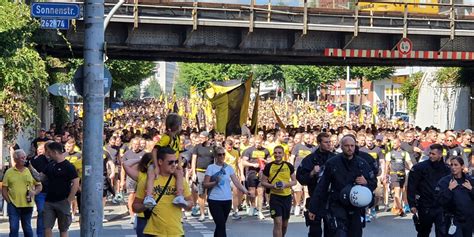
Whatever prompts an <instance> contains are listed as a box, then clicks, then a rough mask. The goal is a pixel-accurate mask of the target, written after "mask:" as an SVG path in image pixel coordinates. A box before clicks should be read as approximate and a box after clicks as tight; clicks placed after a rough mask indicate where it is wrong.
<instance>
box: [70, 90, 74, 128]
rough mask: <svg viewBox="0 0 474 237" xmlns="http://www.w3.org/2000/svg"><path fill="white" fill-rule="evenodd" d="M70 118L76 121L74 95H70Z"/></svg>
mask: <svg viewBox="0 0 474 237" xmlns="http://www.w3.org/2000/svg"><path fill="white" fill-rule="evenodd" d="M69 119H70V120H71V122H74V96H69Z"/></svg>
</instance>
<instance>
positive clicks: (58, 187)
mask: <svg viewBox="0 0 474 237" xmlns="http://www.w3.org/2000/svg"><path fill="white" fill-rule="evenodd" d="M44 174H45V175H46V177H48V185H49V187H54V188H49V189H48V192H47V193H46V201H47V202H58V201H62V200H64V199H66V198H67V197H68V196H69V193H70V192H71V181H72V180H73V179H75V178H78V176H77V172H76V168H74V166H73V165H72V164H71V163H70V162H69V161H67V160H64V161H63V162H61V163H56V162H54V161H53V162H50V163H49V164H48V165H47V166H46V168H45V170H44Z"/></svg>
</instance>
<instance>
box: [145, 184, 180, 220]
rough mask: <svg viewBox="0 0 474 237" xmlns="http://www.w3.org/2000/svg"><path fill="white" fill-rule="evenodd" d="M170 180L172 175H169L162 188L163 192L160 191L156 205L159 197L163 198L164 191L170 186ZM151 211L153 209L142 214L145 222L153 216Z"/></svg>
mask: <svg viewBox="0 0 474 237" xmlns="http://www.w3.org/2000/svg"><path fill="white" fill-rule="evenodd" d="M171 178H173V175H170V177H169V178H168V181H166V184H165V187H164V188H163V190H161V193H160V195H158V198H157V199H156V200H155V201H156V205H158V202H159V201H160V199H161V197H163V195H164V194H165V192H166V189H167V188H168V185H169V184H170V181H171ZM155 207H156V206H155ZM153 209H154V207H153V208H152V209H146V210H145V211H144V212H143V215H144V216H145V219H146V220H148V219H150V217H151V215H152V214H153Z"/></svg>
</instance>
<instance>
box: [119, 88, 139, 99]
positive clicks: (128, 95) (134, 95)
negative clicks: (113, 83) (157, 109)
mask: <svg viewBox="0 0 474 237" xmlns="http://www.w3.org/2000/svg"><path fill="white" fill-rule="evenodd" d="M137 99H140V85H133V86H129V87H127V88H125V89H124V90H123V100H125V101H128V100H137Z"/></svg>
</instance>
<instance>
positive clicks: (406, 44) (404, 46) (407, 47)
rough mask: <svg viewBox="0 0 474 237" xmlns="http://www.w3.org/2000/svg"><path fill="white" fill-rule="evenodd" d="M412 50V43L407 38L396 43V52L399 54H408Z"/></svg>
mask: <svg viewBox="0 0 474 237" xmlns="http://www.w3.org/2000/svg"><path fill="white" fill-rule="evenodd" d="M412 49H413V43H412V42H411V40H410V39H408V38H402V40H400V42H399V43H398V52H400V53H401V54H409V53H411V50H412Z"/></svg>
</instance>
